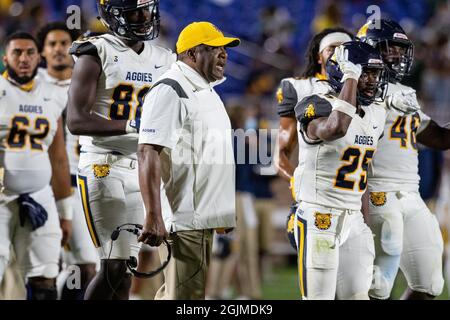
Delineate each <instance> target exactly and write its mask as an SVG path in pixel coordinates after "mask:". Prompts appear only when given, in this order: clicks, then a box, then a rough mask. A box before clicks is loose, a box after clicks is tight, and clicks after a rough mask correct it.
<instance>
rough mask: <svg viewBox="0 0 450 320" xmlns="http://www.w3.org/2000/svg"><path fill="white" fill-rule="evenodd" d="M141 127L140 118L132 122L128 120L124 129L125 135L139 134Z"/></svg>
mask: <svg viewBox="0 0 450 320" xmlns="http://www.w3.org/2000/svg"><path fill="white" fill-rule="evenodd" d="M140 127H141V118H136V119H134V120H128V121H127V125H126V127H125V131H126V133H139V129H140Z"/></svg>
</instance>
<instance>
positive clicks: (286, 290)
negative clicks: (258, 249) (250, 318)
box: [263, 266, 449, 300]
mask: <svg viewBox="0 0 450 320" xmlns="http://www.w3.org/2000/svg"><path fill="white" fill-rule="evenodd" d="M405 288H406V280H405V278H404V277H403V275H402V274H401V272H399V275H398V276H397V279H396V281H395V284H394V288H393V290H392V299H399V298H400V296H401V295H402V293H403V291H404V289H405ZM299 296H300V294H299V289H298V280H297V269H296V268H295V267H291V266H289V267H278V268H275V269H274V270H273V274H272V276H271V278H270V280H267V281H266V282H265V283H263V299H269V300H297V299H299ZM438 299H439V300H448V299H449V296H448V290H447V286H445V288H444V291H443V293H442V294H441V295H440V296H439V297H438Z"/></svg>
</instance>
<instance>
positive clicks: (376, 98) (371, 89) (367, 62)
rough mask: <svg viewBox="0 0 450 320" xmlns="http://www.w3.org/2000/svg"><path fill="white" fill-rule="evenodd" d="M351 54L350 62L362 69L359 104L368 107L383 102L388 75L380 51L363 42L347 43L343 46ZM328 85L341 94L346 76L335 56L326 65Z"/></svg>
mask: <svg viewBox="0 0 450 320" xmlns="http://www.w3.org/2000/svg"><path fill="white" fill-rule="evenodd" d="M343 45H344V47H345V48H346V49H347V50H348V52H349V60H350V61H351V62H353V63H355V64H360V65H361V67H362V73H361V77H360V78H359V81H358V92H357V101H358V104H360V105H363V106H367V105H370V104H371V103H373V102H382V101H384V98H385V96H386V92H387V90H386V89H387V83H388V73H387V70H386V67H385V64H384V63H383V61H382V59H381V55H380V53H379V51H378V50H377V49H375V48H373V47H372V46H370V45H368V44H365V43H362V42H356V41H352V42H347V43H344V44H343ZM326 70H327V76H328V80H327V81H328V83H329V84H330V86H331V87H332V88H333V90H334V91H335V92H337V93H339V92H341V90H342V87H343V86H344V84H343V83H342V82H341V80H342V77H343V76H344V75H343V73H342V71H341V70H340V68H339V64H338V63H337V62H336V60H335V58H334V56H332V57H331V58H330V59H328V61H327V65H326Z"/></svg>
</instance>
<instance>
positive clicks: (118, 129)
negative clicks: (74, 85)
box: [67, 106, 127, 136]
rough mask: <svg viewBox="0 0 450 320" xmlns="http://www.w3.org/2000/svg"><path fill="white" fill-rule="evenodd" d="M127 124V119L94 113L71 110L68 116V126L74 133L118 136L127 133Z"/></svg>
mask: <svg viewBox="0 0 450 320" xmlns="http://www.w3.org/2000/svg"><path fill="white" fill-rule="evenodd" d="M71 108H72V107H71ZM73 108H78V107H77V106H73ZM126 125H127V120H108V119H104V118H102V117H100V116H98V115H96V114H93V113H91V114H87V113H84V114H83V113H78V114H74V113H71V112H69V113H68V116H67V127H68V128H69V131H70V132H71V133H72V134H73V135H88V136H118V135H123V134H126V129H125V128H126Z"/></svg>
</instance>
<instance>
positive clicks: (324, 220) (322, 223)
mask: <svg viewBox="0 0 450 320" xmlns="http://www.w3.org/2000/svg"><path fill="white" fill-rule="evenodd" d="M314 217H315V218H316V220H315V221H314V225H315V226H316V227H317V228H318V229H320V230H328V229H330V226H331V213H320V212H316V213H314Z"/></svg>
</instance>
